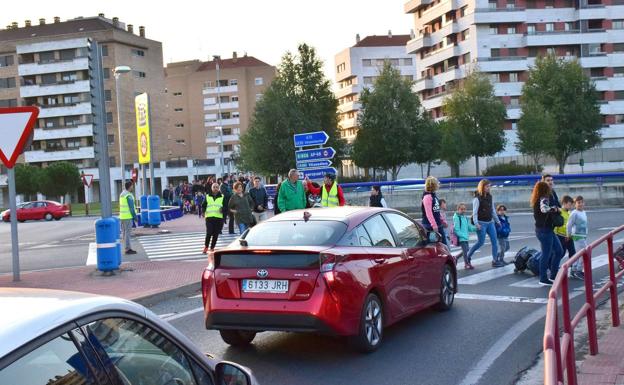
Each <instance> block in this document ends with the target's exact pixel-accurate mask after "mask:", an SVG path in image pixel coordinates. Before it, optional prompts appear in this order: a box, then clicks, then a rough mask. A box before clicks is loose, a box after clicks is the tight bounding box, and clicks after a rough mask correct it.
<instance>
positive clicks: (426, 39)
mask: <svg viewBox="0 0 624 385" xmlns="http://www.w3.org/2000/svg"><path fill="white" fill-rule="evenodd" d="M431 46H432V44H431V35H430V34H425V35H421V36H419V37H417V38H415V39H412V40H410V41H408V42H407V45H406V46H405V52H406V53H408V54H415V53H417V52H418V51H420V50H421V49H423V48H425V47H431Z"/></svg>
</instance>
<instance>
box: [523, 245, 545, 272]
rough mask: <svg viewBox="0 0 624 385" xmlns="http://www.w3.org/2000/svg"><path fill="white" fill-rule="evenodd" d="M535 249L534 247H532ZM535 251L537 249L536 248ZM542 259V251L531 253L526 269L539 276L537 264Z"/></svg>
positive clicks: (538, 264)
mask: <svg viewBox="0 0 624 385" xmlns="http://www.w3.org/2000/svg"><path fill="white" fill-rule="evenodd" d="M533 250H535V249H533ZM536 251H537V250H536ZM541 259H542V252H541V251H537V252H536V253H535V254H532V255H531V256H530V257H529V260H528V261H527V269H529V270H530V271H531V273H533V275H536V276H539V273H540V272H539V266H540V260H541Z"/></svg>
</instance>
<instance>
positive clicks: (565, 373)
mask: <svg viewBox="0 0 624 385" xmlns="http://www.w3.org/2000/svg"><path fill="white" fill-rule="evenodd" d="M622 231H624V225H623V226H620V227H619V228H617V229H615V230H612V231H610V232H609V233H607V234H605V235H603V236H602V237H601V238H599V239H597V240H596V241H594V242H592V243H591V244H589V245H588V246H587V247H586V248H584V249H582V250H580V251H579V252H577V253H576V254H574V256H572V258H570V259H569V260H568V261H566V262H565V263H564V264H563V265H561V268H560V269H559V273H557V277H556V278H555V281H554V283H553V286H552V288H551V289H550V292H549V294H548V305H547V307H546V322H545V325H544V384H545V385H559V384H564V383H567V384H570V385H577V384H578V381H577V378H576V359H575V353H574V329H575V328H576V326H578V324H579V323H580V322H581V320H582V319H583V318H584V317H586V318H587V332H588V338H589V354H591V355H592V356H593V355H596V354H598V335H597V330H596V301H597V300H598V299H599V298H600V297H601V296H602V295H603V294H604V293H606V292H607V290H609V295H610V299H611V322H612V325H613V326H614V327H617V326H619V325H620V316H619V309H618V297H617V281H618V280H619V279H620V278H621V277H622V276H624V270H622V271H620V272H618V273H617V274H616V273H615V262H614V257H613V237H614V236H615V235H616V234H618V233H620V232H622ZM605 241H606V242H607V249H608V258H609V281H608V282H607V283H606V284H605V285H604V286H602V287H601V288H600V289H598V291H596V293H594V290H593V287H594V282H593V278H592V269H591V258H592V250H593V249H595V248H596V247H598V246H599V245H601V244H602V243H604V242H605ZM580 258H583V269H584V271H585V303H584V304H583V306H581V308H580V310H579V311H578V312H577V313H576V314H575V315H574V318H570V317H571V314H570V290H569V286H568V270H569V268H570V266H571V265H572V264H573V263H574V262H576V261H577V260H578V259H580ZM559 297H561V312H559ZM560 319H561V320H562V324H563V325H562V326H563V334H560V332H559V321H560ZM565 380H567V381H565ZM564 381H565V382H564Z"/></svg>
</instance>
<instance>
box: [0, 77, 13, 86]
mask: <svg viewBox="0 0 624 385" xmlns="http://www.w3.org/2000/svg"><path fill="white" fill-rule="evenodd" d="M0 88H15V78H0Z"/></svg>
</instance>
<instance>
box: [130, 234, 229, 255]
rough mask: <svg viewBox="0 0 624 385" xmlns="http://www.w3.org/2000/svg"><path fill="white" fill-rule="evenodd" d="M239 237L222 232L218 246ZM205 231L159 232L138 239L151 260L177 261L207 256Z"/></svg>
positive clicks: (225, 244) (222, 245)
mask: <svg viewBox="0 0 624 385" xmlns="http://www.w3.org/2000/svg"><path fill="white" fill-rule="evenodd" d="M238 237H239V235H238V234H221V235H220V236H219V239H218V241H217V248H220V247H224V246H227V245H229V244H230V243H231V242H233V241H234V240H235V239H237V238H238ZM205 238H206V235H205V233H200V232H194V233H179V234H159V235H150V236H144V237H139V238H138V240H139V242H140V243H141V246H142V247H143V250H145V253H146V254H147V257H148V258H149V259H151V260H154V259H158V260H162V261H168V260H171V261H175V260H182V259H203V258H206V256H205V255H204V254H202V251H203V249H204V240H205Z"/></svg>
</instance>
